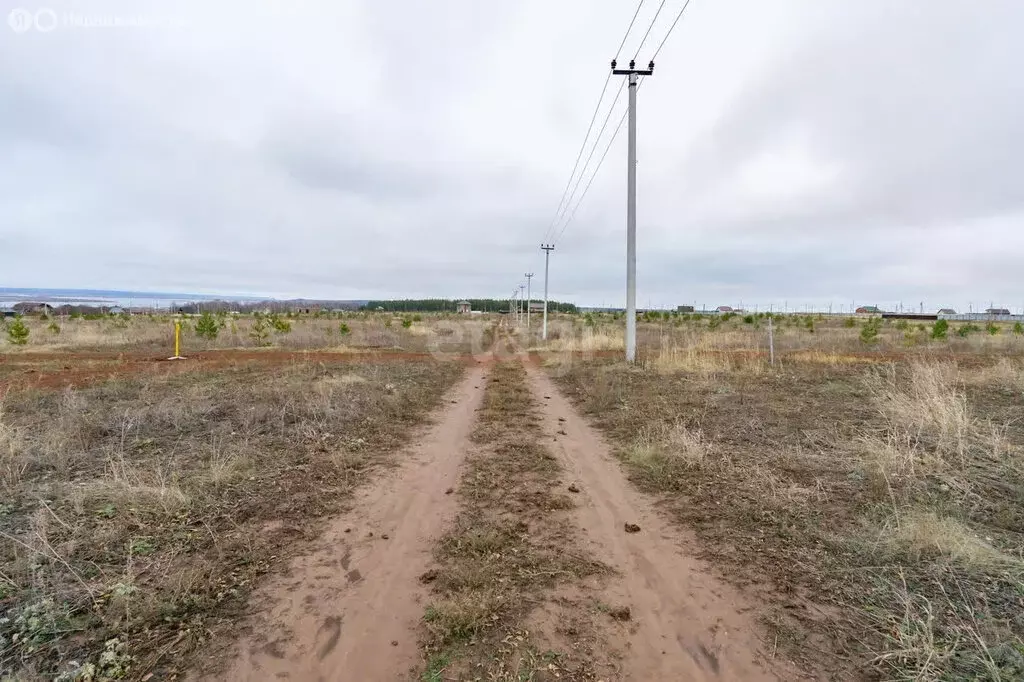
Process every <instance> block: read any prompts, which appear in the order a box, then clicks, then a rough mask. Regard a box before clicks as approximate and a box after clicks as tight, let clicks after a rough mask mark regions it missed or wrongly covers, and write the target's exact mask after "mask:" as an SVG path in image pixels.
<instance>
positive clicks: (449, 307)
mask: <svg viewBox="0 0 1024 682" xmlns="http://www.w3.org/2000/svg"><path fill="white" fill-rule="evenodd" d="M461 300H464V301H469V305H470V307H471V308H472V309H473V310H479V311H482V312H485V313H500V312H508V308H509V300H508V299H507V298H466V299H461ZM457 303H458V300H455V299H449V298H421V299H403V300H390V301H367V302H366V305H364V306H362V307H361V308H360V310H381V309H383V310H385V311H387V312H393V313H405V312H418V313H440V312H449V313H453V312H456V310H457V309H458V308H457V305H456V304H457ZM533 303H534V304H537V303H543V301H537V300H536V299H534V301H533ZM548 312H555V313H576V312H579V309H578V308H577V307H576V305H575V304H574V303H562V302H560V301H548Z"/></svg>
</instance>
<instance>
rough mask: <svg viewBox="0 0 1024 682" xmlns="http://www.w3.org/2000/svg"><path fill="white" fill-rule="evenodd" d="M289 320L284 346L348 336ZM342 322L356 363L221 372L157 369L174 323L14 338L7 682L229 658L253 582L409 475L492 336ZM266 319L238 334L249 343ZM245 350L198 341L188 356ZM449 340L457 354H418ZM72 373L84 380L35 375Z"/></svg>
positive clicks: (1, 463) (238, 366) (0, 405)
mask: <svg viewBox="0 0 1024 682" xmlns="http://www.w3.org/2000/svg"><path fill="white" fill-rule="evenodd" d="M291 322H292V330H291V331H290V332H288V333H279V334H278V335H277V336H275V337H272V341H273V343H274V344H275V346H279V347H281V348H285V349H307V348H310V349H316V348H326V349H331V348H332V347H333V344H334V343H338V342H339V341H338V335H337V328H338V326H339V324H340V322H339V321H338V320H330V321H329V320H292V321H291ZM346 322H347V324H348V326H349V329H350V332H349V333H348V334H346V335H344V336H345V337H346V348H348V349H350V350H351V352H350V353H348V354H338V353H331V352H327V353H324V352H321V353H304V352H290V351H289V352H287V353H286V352H284V351H281V350H280V348H278V349H275V348H270V349H267V350H264V349H260V350H259V352H258V354H257V353H254V352H253V351H251V350H250V351H244V350H243V351H239V352H237V353H235V352H234V351H228V350H225V351H223V352H222V353H221V355H219V356H216V361H215V362H214V361H205V362H204V361H203V360H202V359H201V357H197V359H196V360H195V361H193V360H187V361H184V362H178V363H168V362H162V361H160V360H158V359H157V358H163V357H166V356H167V355H169V343H170V336H169V334H168V329H169V324H168V322H167V321H166V320H148V319H133V320H130V321H127V322H126V324H127V326H126V327H121V326H119V325H120V324H121V321H118V320H114V321H111V320H74V321H68V322H67V323H66V324H65V326H64V327H62V329H61V331H60V333H59V334H52V333H50V332H46V330H45V325H46V324H48V323H44V322H43V321H39V320H31V321H29V326H30V328H31V335H30V341H29V343H28V344H26V345H25V346H18V347H14V346H11V345H9V344H6V339H5V340H4V341H3V351H2V353H0V679H3V680H5V682H6V681H7V680H13V679H17V680H36V679H40V680H41V679H60V680H112V679H148V677H147V676H149V675H151V674H155V675H157V678H156V679H168V678H173V677H174V676H175V674H178V673H181V672H183V671H184V669H185V668H186V667H188V666H190V665H194V664H195V663H196V658H195V657H196V656H200V655H213V654H211V653H210V650H209V648H208V644H209V643H210V642H214V643H217V642H222V641H226V639H225V634H226V636H227V638H230V633H231V630H232V628H234V627H236V622H237V619H238V617H239V616H240V614H243V613H245V612H246V610H247V608H248V606H249V604H248V596H249V594H250V593H251V592H252V590H253V589H254V587H255V586H257V585H258V584H259V583H260V581H261V580H262V578H263V577H264V576H265V575H266V574H268V573H271V572H275V571H279V570H280V569H281V567H282V566H284V565H285V563H286V562H287V560H288V559H289V557H291V556H293V555H295V554H296V553H301V552H302V551H304V549H303V548H304V546H305V543H306V542H307V540H310V539H312V538H314V537H316V536H317V535H318V534H319V532H320V529H321V528H322V524H323V522H324V521H325V520H326V519H328V518H330V517H332V516H334V515H336V514H337V513H339V512H340V511H342V510H343V509H344V508H345V507H346V505H347V504H348V503H349V500H350V498H351V494H352V492H353V491H354V490H355V489H356V488H357V487H358V486H360V485H361V484H363V483H364V482H366V481H368V480H370V479H371V478H373V477H374V476H375V473H376V472H378V471H382V470H384V469H385V468H387V467H388V466H389V465H391V464H393V463H395V457H396V455H397V454H398V453H399V452H401V447H400V446H402V445H403V444H404V443H406V442H407V441H408V439H409V438H410V436H411V434H413V433H414V432H415V428H416V427H417V426H418V425H420V424H422V423H423V420H424V418H425V415H426V414H427V412H428V411H429V410H431V409H433V408H435V407H436V406H437V405H439V404H440V402H441V397H442V395H443V394H444V393H445V391H446V390H447V389H448V388H449V387H451V386H452V385H453V384H454V383H455V382H456V380H457V379H458V378H459V377H460V376H462V374H463V373H464V365H465V362H464V361H459V358H464V357H465V355H466V352H468V351H470V350H472V348H473V346H474V345H475V344H480V343H484V342H485V341H484V337H485V336H487V335H488V334H489V333H490V332H489V331H487V330H486V328H485V326H484V324H483V323H477V322H475V321H474V322H467V323H464V326H463V327H462V328H459V329H457V331H456V332H453V333H452V334H446V333H445V332H443V331H442V330H443V329H445V328H446V327H445V325H446V324H447V323H446V322H445V321H444V320H440V319H438V320H431V321H430V322H427V323H414V324H412V325H410V326H408V327H405V328H403V327H402V326H401V324H400V323H395V324H394V325H392V326H387V325H386V324H385V322H386V320H378V319H372V318H371V319H350V320H347V321H346ZM251 323H252V320H248V321H236V322H233V324H236V325H238V326H239V327H240V328H239V330H238V334H237V338H240V339H241V342H240V343H239V345H240V346H242V347H243V348H247V347H250V346H251V344H250V343H248V342H247V341H246V339H248V341H251V338H248V337H246V336H245V332H244V329H243V328H241V327H242V325H243V324H251ZM115 324H116V325H118V326H114V325H115ZM328 329H333V331H331V332H328V331H327V330H328ZM235 337H236V335H235V334H233V333H229V334H228V335H227V336H226V337H223V336H218V338H217V339H216V340H215V341H206V340H204V341H203V343H200V342H199V340H198V339H197V338H195V336H194V333H193V334H190V335H187V336H186V341H185V343H186V346H185V347H186V349H189V348H192V349H195V348H196V347H202V348H224V347H227V346H229V344H231V343H232V342H233V340H234V339H235ZM435 338H436V339H441V340H442V341H438V342H437V343H436V344H435V348H437V347H438V346H441V345H443V347H444V349H445V350H446V351H447V350H454V351H458V352H457V353H456V354H454V355H453V356H452V357H446V354H444V353H438V354H437V356H436V357H435V356H434V355H432V354H430V353H419V354H416V353H410V352H402V351H408V350H410V349H412V350H430V349H431V348H430V347H431V343H433V342H432V341H431V339H435ZM77 344H80V345H77ZM360 344H365V345H360ZM383 349H386V351H385V350H383ZM397 349H401V350H397ZM371 351H372V352H371ZM233 353H234V354H233ZM201 355H202V354H201V353H200V356H201ZM452 358H454V360H453V359H452ZM446 360H451V361H446ZM65 375H66V376H67V377H70V379H71V381H70V382H67V383H70V384H71V386H66V384H65V383H63V382H62V383H60V384H55V383H52V382H50V383H48V382H46V381H43V382H40V381H39V380H38V379H39V377H40V376H44V377H45V376H65Z"/></svg>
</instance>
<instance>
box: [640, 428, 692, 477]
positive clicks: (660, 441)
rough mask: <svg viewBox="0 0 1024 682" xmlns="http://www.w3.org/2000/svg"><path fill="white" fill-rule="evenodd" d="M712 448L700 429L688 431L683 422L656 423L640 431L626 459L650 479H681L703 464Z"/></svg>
mask: <svg viewBox="0 0 1024 682" xmlns="http://www.w3.org/2000/svg"><path fill="white" fill-rule="evenodd" d="M709 450H710V445H709V444H708V443H706V442H705V441H704V437H703V434H702V433H701V432H700V430H691V429H688V428H686V426H684V425H683V424H682V423H681V422H679V421H676V422H675V423H673V424H671V425H668V424H655V425H650V426H646V427H644V428H643V429H641V431H640V433H639V434H638V435H637V437H636V439H635V440H634V441H633V443H632V444H631V445H630V446H629V447H628V448H627V449H626V453H625V455H626V459H627V460H628V461H629V463H630V464H632V465H634V466H636V467H638V468H640V469H641V470H642V471H643V472H644V473H645V474H646V475H647V476H651V477H655V478H661V477H673V476H678V475H679V474H680V473H681V472H683V471H685V470H686V469H689V468H692V467H698V466H700V465H701V464H703V462H704V459H705V457H707V454H708V451H709Z"/></svg>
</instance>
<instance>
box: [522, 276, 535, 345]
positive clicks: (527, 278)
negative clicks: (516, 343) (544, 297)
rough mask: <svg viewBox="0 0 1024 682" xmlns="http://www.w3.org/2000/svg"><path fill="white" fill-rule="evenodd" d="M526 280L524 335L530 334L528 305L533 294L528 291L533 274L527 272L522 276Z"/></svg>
mask: <svg viewBox="0 0 1024 682" xmlns="http://www.w3.org/2000/svg"><path fill="white" fill-rule="evenodd" d="M523 277H525V278H526V333H527V334H529V333H530V303H531V301H532V300H533V292H532V291H530V284H531V280H532V279H533V273H532V272H527V273H526V274H524V275H523Z"/></svg>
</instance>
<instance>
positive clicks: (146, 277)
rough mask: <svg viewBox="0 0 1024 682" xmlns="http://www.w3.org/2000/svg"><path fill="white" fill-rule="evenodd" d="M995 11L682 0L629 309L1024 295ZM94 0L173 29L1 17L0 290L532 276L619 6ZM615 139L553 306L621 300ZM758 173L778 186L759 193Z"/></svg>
mask: <svg viewBox="0 0 1024 682" xmlns="http://www.w3.org/2000/svg"><path fill="white" fill-rule="evenodd" d="M673 1H674V0H673ZM52 4H55V5H60V4H61V2H60V0H54V2H53V3H52ZM68 6H69V7H70V5H68ZM979 7H981V6H980V5H977V4H975V3H967V2H964V1H963V0H941V1H936V2H928V3H924V2H903V3H884V4H883V3H850V2H846V1H845V0H822V1H821V2H815V3H807V2H803V0H793V1H792V2H785V1H782V2H779V3H774V4H773V5H772V6H771V7H770V8H767V9H766V8H765V4H764V3H760V2H758V1H756V0H723V1H722V2H716V3H694V7H693V8H692V13H691V14H688V16H687V17H686V19H685V20H684V22H683V23H682V24H681V25H680V28H679V29H677V31H679V33H678V34H677V35H676V36H675V37H674V38H673V42H672V43H670V44H669V48H668V49H666V51H665V53H664V55H663V56H660V57H659V73H658V75H657V76H656V78H655V79H654V81H653V82H652V85H651V86H650V87H649V88H646V89H645V90H644V91H643V92H642V94H641V98H642V105H643V107H644V108H643V109H642V114H643V118H642V124H641V125H642V135H641V152H642V153H641V165H640V170H641V187H640V202H641V204H640V242H639V261H640V273H639V283H640V292H639V296H640V299H641V301H642V302H644V303H646V302H647V300H648V299H650V300H651V301H652V302H654V303H655V304H659V303H660V304H663V305H674V304H677V303H680V302H688V301H692V300H694V299H697V300H698V301H699V302H706V303H708V304H712V303H715V304H717V303H738V300H739V299H741V298H742V299H743V300H744V301H745V302H748V303H753V302H756V301H762V302H764V303H765V304H767V302H768V301H776V302H781V301H782V300H789V301H791V302H794V301H797V300H806V301H811V300H820V301H827V300H833V299H834V300H835V302H836V303H838V302H839V300H840V299H843V300H844V301H845V300H846V299H848V298H849V299H852V298H864V299H868V298H877V299H878V300H889V299H891V300H899V298H901V297H908V298H909V297H912V298H916V299H924V300H927V301H934V302H935V303H936V304H939V303H941V304H943V305H945V304H951V305H955V306H961V303H960V302H959V301H960V299H969V297H971V296H977V297H979V298H980V297H982V296H991V297H999V296H1003V297H1006V298H1007V299H1009V300H1007V302H1006V304H1007V305H1012V304H1013V299H1014V298H1024V296H1020V295H1018V294H1017V293H1016V292H1019V291H1020V290H1021V289H1022V288H1024V281H1022V279H1021V277H1020V276H1019V275H1018V274H1017V270H1018V269H1017V268H1016V266H1015V263H1016V260H1018V259H1019V256H1020V254H1021V252H1022V250H1024V242H1022V241H1021V239H1020V238H1017V237H1015V235H1016V234H1019V233H1020V225H1021V222H1020V221H1021V218H1022V217H1024V183H1021V182H1020V177H1021V170H1022V169H1021V165H1022V164H1021V161H1020V159H1021V158H1024V136H1021V135H1020V134H1019V127H1020V126H1019V121H1021V120H1024V91H1022V87H1024V85H1022V83H1024V80H1022V79H1020V78H1019V77H1017V74H1016V73H1015V68H1016V65H1017V64H1019V63H1021V61H1022V60H1024V49H1022V48H1021V47H1020V46H1019V45H1018V42H1017V40H1016V39H1017V36H1016V35H1015V32H1016V28H1017V27H1018V26H1020V25H1021V23H1022V21H1024V6H1022V5H1020V4H1019V3H1017V2H1014V1H1013V0H990V1H989V2H986V3H985V4H984V5H983V7H984V9H983V10H981V9H979ZM76 8H77V10H79V11H82V12H87V11H89V8H86V7H81V6H77V5H76ZM56 9H58V10H60V9H62V7H57V8H56ZM670 9H671V7H670V6H666V10H665V11H666V12H669V10H670ZM95 11H96V12H97V13H103V12H107V13H110V12H122V13H133V12H143V11H145V12H149V13H161V12H166V13H171V14H173V15H174V16H175V17H176V18H178V19H180V20H181V22H182V27H181V28H177V29H167V30H161V31H154V32H149V33H130V32H121V33H116V32H106V33H100V32H95V31H94V32H92V33H88V32H79V33H74V32H71V31H67V32H64V33H61V32H59V31H55V32H53V33H50V34H45V35H35V34H26V35H15V34H13V33H11V32H7V29H6V27H5V26H3V25H0V59H2V60H3V62H4V65H5V68H4V69H2V70H0V145H2V147H3V149H4V154H5V159H7V160H9V161H10V162H9V163H8V164H4V167H3V168H0V247H2V248H3V250H4V253H5V260H4V263H3V272H2V273H0V280H2V281H0V284H3V285H5V286H11V285H13V286H17V285H23V286H94V287H116V288H128V287H135V288H143V289H178V290H181V289H185V290H198V291H216V290H220V291H229V292H247V291H248V292H254V293H260V294H264V293H265V294H292V295H307V296H332V295H337V296H345V297H363V296H367V297H368V296H379V295H402V294H403V293H408V294H409V295H449V296H462V295H467V296H468V295H505V294H506V293H507V292H508V291H511V288H512V287H513V286H514V285H515V283H516V282H517V281H519V280H520V279H521V278H522V273H523V272H525V271H527V270H532V271H535V272H540V271H541V268H542V267H543V261H542V253H541V251H540V249H539V248H538V247H539V242H540V240H541V237H542V235H543V233H544V228H546V227H547V226H548V224H549V222H550V220H551V216H552V212H553V211H554V209H555V205H556V203H557V201H558V198H559V196H560V192H561V190H562V187H563V186H564V183H565V180H566V177H565V176H566V174H567V173H568V172H569V170H570V167H571V163H572V161H573V160H574V158H575V154H576V150H577V146H578V145H579V143H580V141H581V139H580V138H581V137H582V134H583V132H584V127H585V126H586V124H587V122H588V121H589V117H590V114H591V112H592V107H593V104H594V102H593V98H594V97H595V96H596V94H597V88H599V87H600V85H601V82H602V81H603V77H604V69H605V68H606V62H607V59H608V58H609V56H610V55H609V54H608V53H607V51H608V50H610V49H612V48H613V47H614V45H615V44H617V42H618V39H619V37H620V36H621V31H622V29H623V28H624V26H625V23H626V22H628V20H629V16H630V15H631V11H630V9H629V8H624V7H620V3H614V2H611V1H610V0H602V1H601V2H597V3H593V2H590V1H589V0H571V1H569V2H567V3H555V4H552V3H550V2H544V1H543V0H523V2H517V3H501V4H497V5H496V4H494V3H481V2H473V1H472V0H447V1H446V2H443V3H441V4H440V5H438V4H436V3H435V4H433V5H430V4H424V3H413V2H411V1H410V2H406V3H399V4H398V5H394V4H387V3H379V2H369V1H362V2H356V1H353V2H326V1H320V0H315V1H312V2H309V3H303V4H301V5H282V4H274V5H258V6H253V5H251V4H249V3H242V2H240V1H236V0H225V2H223V3H217V4H216V6H210V5H209V4H208V3H200V2H198V0H181V2H179V3H176V4H175V5H174V7H173V8H170V9H168V6H166V5H165V4H163V3H158V2H153V3H150V4H148V5H146V6H145V8H144V9H140V5H137V4H135V3H129V2H122V1H118V0H108V2H105V3H103V4H102V6H101V5H99V4H97V5H96V9H95ZM688 12H691V10H688ZM758 13H767V15H765V14H758ZM776 15H777V16H778V19H777V21H776V22H775V24H772V25H769V24H768V23H767V22H765V21H762V20H761V19H762V18H763V17H764V16H776ZM739 17H753V19H751V21H755V22H756V23H757V26H756V37H757V38H758V40H748V39H746V38H745V36H746V37H749V35H750V34H751V33H750V32H751V30H752V29H748V28H746V26H745V25H744V24H742V23H741V22H739V19H738V18H739ZM708 27H717V28H715V29H714V35H706V33H707V32H708V31H710V30H712V29H711V28H708ZM664 28H666V27H659V29H658V30H656V31H655V33H658V32H659V31H660V30H664ZM727 29H728V30H727ZM745 32H746V33H745ZM8 67H10V68H8ZM719 78H722V79H730V80H729V87H728V88H724V87H723V88H722V89H716V87H717V81H718V80H719ZM704 105H706V106H704ZM701 106H704V109H702V112H703V113H702V118H687V116H688V114H689V113H690V112H691V110H693V109H699V108H700V107H701ZM794 145H795V146H797V147H799V148H800V149H802V150H803V151H804V152H806V154H807V156H808V158H809V159H810V161H809V163H811V164H812V166H813V167H812V168H811V169H810V170H809V171H807V172H808V173H810V174H811V175H814V174H815V173H818V172H819V171H820V172H822V173H826V174H827V173H833V174H834V177H832V178H831V179H829V180H828V181H827V182H822V183H820V184H814V183H811V185H809V186H808V187H804V188H803V189H802V190H800V191H797V190H798V189H799V187H798V185H799V183H800V182H801V181H802V180H801V179H800V178H797V177H794V178H789V177H788V176H786V175H785V174H786V173H787V172H788V171H787V170H786V168H785V164H782V166H781V167H780V168H781V169H780V170H777V171H776V170H772V169H774V168H775V166H774V165H773V164H774V163H776V161H777V160H778V157H779V156H780V155H782V156H784V153H785V152H786V150H787V149H790V148H792V147H793V146H794ZM602 148H603V146H602ZM624 153H625V147H624V140H623V139H619V140H618V141H617V143H616V146H615V147H614V148H613V150H612V152H611V154H610V155H609V157H608V160H607V163H606V166H605V167H604V168H603V169H602V171H601V175H600V176H599V178H598V180H597V181H596V182H595V184H594V186H593V187H592V188H591V190H590V193H589V194H588V196H587V200H586V203H585V204H584V205H583V207H582V208H581V210H580V212H579V213H578V214H577V216H576V219H575V220H574V222H573V224H572V225H571V226H570V228H569V229H568V230H567V231H566V233H565V236H564V238H563V239H562V240H561V241H560V242H559V245H558V248H557V249H556V251H555V253H554V254H553V255H552V292H553V294H554V295H556V296H558V297H561V298H571V299H574V300H577V301H579V302H581V303H601V302H604V303H608V304H612V303H615V302H620V301H621V300H622V298H623V281H624V271H623V257H624V238H623V225H624V217H625V198H624V186H625V182H624V175H625V174H624V172H623V171H624V168H623V167H624V165H625V161H624ZM762 162H764V163H765V166H764V167H765V168H767V169H768V170H767V171H759V172H767V173H769V174H775V175H776V176H777V177H768V178H762V177H760V176H757V177H755V180H756V181H757V182H760V181H762V180H764V181H766V182H767V181H771V182H767V186H768V189H762V190H761V191H759V192H752V191H751V190H750V187H748V186H747V185H748V184H749V183H750V182H751V181H750V178H749V177H748V176H749V175H750V168H751V167H752V166H754V167H756V166H757V164H758V163H762ZM814 164H821V165H822V166H823V167H824V170H821V169H819V168H818V167H817V166H816V165H814ZM755 176H756V174H755ZM41 246H42V247H43V248H45V250H46V253H47V257H48V262H49V266H48V268H46V269H40V268H38V267H37V266H35V265H33V254H35V253H37V251H38V249H39V248H40V247H41ZM536 281H537V280H535V282H536ZM538 288H539V285H538ZM886 297H888V298H886Z"/></svg>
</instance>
